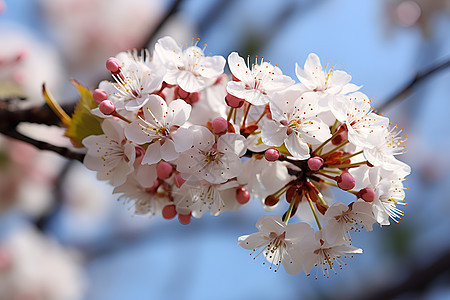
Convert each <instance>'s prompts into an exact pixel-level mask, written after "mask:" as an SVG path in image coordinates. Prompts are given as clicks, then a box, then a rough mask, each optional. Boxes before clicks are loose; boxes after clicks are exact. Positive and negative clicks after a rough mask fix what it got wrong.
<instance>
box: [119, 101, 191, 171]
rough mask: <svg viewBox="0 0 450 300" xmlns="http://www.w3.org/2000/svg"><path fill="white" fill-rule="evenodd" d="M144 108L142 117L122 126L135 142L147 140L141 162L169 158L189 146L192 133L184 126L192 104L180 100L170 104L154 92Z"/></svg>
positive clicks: (129, 137)
mask: <svg viewBox="0 0 450 300" xmlns="http://www.w3.org/2000/svg"><path fill="white" fill-rule="evenodd" d="M149 98H150V101H149V102H148V103H147V105H146V106H145V107H144V108H143V115H144V116H143V117H139V119H137V120H135V121H133V122H132V123H131V124H128V125H127V126H125V135H126V136H127V138H128V139H130V140H131V141H133V142H135V143H136V144H140V145H142V144H147V143H149V145H148V148H147V150H146V151H145V155H144V158H143V159H142V164H155V163H158V162H159V161H160V160H161V159H164V160H165V161H172V160H174V159H176V158H178V154H179V153H180V152H183V151H185V150H187V149H189V148H190V147H191V145H192V136H191V135H190V134H189V130H188V129H187V128H184V127H180V126H183V125H184V123H185V122H186V120H187V119H188V118H189V115H190V113H191V106H190V105H189V104H187V103H186V102H185V101H183V100H180V99H178V100H174V101H172V102H170V104H169V105H167V104H166V102H165V101H164V100H163V99H162V98H161V97H160V96H156V95H151V96H149Z"/></svg>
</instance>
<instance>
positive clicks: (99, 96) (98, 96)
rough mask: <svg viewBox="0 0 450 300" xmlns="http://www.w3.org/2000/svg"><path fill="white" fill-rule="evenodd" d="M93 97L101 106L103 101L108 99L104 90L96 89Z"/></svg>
mask: <svg viewBox="0 0 450 300" xmlns="http://www.w3.org/2000/svg"><path fill="white" fill-rule="evenodd" d="M92 97H93V98H94V101H95V102H97V104H100V103H101V102H102V101H103V100H106V99H108V94H107V93H106V91H105V90H102V89H96V90H95V91H94V92H93V93H92Z"/></svg>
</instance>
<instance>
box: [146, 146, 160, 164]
mask: <svg viewBox="0 0 450 300" xmlns="http://www.w3.org/2000/svg"><path fill="white" fill-rule="evenodd" d="M160 160H161V144H160V143H159V141H157V142H155V143H152V144H150V146H148V148H147V150H146V151H145V155H144V157H143V158H142V164H143V165H144V164H149V165H153V164H156V163H158V162H159V161H160Z"/></svg>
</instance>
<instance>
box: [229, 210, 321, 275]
mask: <svg viewBox="0 0 450 300" xmlns="http://www.w3.org/2000/svg"><path fill="white" fill-rule="evenodd" d="M256 228H257V229H258V230H259V232H256V233H253V234H250V235H243V236H241V237H239V241H238V245H240V246H241V247H242V248H244V249H249V250H253V252H252V254H254V253H255V252H256V251H257V250H258V249H261V248H262V249H261V251H260V252H259V253H257V255H256V256H258V255H259V254H261V253H262V254H263V255H264V257H265V258H266V260H267V261H268V262H269V263H270V268H271V269H274V270H275V271H277V270H278V268H279V267H280V265H281V264H282V265H283V267H284V269H285V270H286V272H287V273H288V274H291V275H294V274H298V273H300V272H301V271H302V266H301V260H300V259H299V257H298V255H299V253H298V247H299V245H300V244H301V243H303V242H304V239H305V237H307V236H308V235H312V234H313V229H312V228H311V226H309V225H308V224H306V223H289V224H286V223H285V222H283V221H282V220H281V217H280V216H264V215H263V216H261V217H260V218H259V220H258V222H257V223H256ZM256 256H255V257H254V258H256Z"/></svg>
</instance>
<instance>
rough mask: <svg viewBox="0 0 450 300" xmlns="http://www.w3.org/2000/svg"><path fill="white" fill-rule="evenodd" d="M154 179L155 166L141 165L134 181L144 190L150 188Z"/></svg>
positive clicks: (155, 176)
mask: <svg viewBox="0 0 450 300" xmlns="http://www.w3.org/2000/svg"><path fill="white" fill-rule="evenodd" d="M156 178H157V175H156V165H141V166H139V168H138V170H137V172H136V180H137V182H138V183H139V184H140V185H142V187H144V188H151V187H152V186H153V184H154V182H155V180H156Z"/></svg>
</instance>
